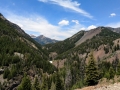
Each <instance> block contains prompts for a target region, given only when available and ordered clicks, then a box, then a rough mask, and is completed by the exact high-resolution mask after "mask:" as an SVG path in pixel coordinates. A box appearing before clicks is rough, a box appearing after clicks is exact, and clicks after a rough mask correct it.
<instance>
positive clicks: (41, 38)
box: [32, 35, 58, 45]
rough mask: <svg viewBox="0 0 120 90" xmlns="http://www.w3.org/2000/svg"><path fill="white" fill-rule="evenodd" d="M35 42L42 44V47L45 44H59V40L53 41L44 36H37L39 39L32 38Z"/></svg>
mask: <svg viewBox="0 0 120 90" xmlns="http://www.w3.org/2000/svg"><path fill="white" fill-rule="evenodd" d="M32 38H33V39H34V40H35V41H37V42H38V43H40V44H41V45H45V44H50V43H56V42H58V40H55V39H51V38H48V37H46V36H44V35H40V36H37V37H35V38H34V37H32Z"/></svg>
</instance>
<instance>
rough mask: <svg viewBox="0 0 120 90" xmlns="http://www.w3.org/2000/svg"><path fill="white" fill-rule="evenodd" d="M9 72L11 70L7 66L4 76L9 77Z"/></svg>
mask: <svg viewBox="0 0 120 90" xmlns="http://www.w3.org/2000/svg"><path fill="white" fill-rule="evenodd" d="M9 74H10V70H9V69H8V68H6V69H5V70H4V73H3V78H4V79H5V78H7V77H8V76H9Z"/></svg>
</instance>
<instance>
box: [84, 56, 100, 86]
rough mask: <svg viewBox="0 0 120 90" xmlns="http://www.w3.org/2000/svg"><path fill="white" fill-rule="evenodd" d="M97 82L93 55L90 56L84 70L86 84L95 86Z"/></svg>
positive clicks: (97, 76) (97, 74)
mask: <svg viewBox="0 0 120 90" xmlns="http://www.w3.org/2000/svg"><path fill="white" fill-rule="evenodd" d="M98 80H99V73H98V69H97V65H96V64H95V61H94V57H93V54H91V55H90V60H89V63H88V66H87V68H86V84H87V85H88V86H91V85H96V84H97V83H98Z"/></svg>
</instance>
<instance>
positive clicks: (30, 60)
mask: <svg viewBox="0 0 120 90" xmlns="http://www.w3.org/2000/svg"><path fill="white" fill-rule="evenodd" d="M32 44H33V45H32ZM33 46H36V47H37V49H36V48H34V47H33ZM0 47H1V48H0V52H1V53H0V61H1V63H0V66H10V65H11V64H18V63H20V64H22V65H21V68H22V69H23V68H24V66H27V67H30V66H31V65H36V67H37V68H41V69H43V71H44V72H48V73H53V72H54V71H55V69H56V68H55V67H54V66H53V65H51V64H50V63H49V62H48V61H47V60H48V57H47V56H46V55H47V52H46V51H45V50H43V49H42V47H41V45H39V44H38V43H36V42H35V41H34V40H33V39H31V38H30V37H29V36H28V35H27V34H26V33H24V31H22V30H20V28H19V27H18V26H17V25H15V24H12V23H10V22H9V21H7V20H3V19H1V18H0ZM16 52H17V53H19V54H22V55H23V58H22V57H21V56H19V55H15V53H16ZM23 59H25V60H23ZM12 72H14V70H13V71H12ZM14 76H15V75H14V73H11V75H10V76H9V77H10V78H11V77H14Z"/></svg>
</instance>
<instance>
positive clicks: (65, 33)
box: [6, 13, 84, 40]
mask: <svg viewBox="0 0 120 90" xmlns="http://www.w3.org/2000/svg"><path fill="white" fill-rule="evenodd" d="M25 16H27V17H25ZM25 16H19V15H16V14H13V13H9V14H7V15H6V17H7V19H8V20H10V21H11V22H13V23H16V24H18V25H19V26H20V27H21V28H22V29H23V30H24V31H25V32H27V33H28V34H31V33H29V32H32V34H33V35H36V36H37V35H45V36H47V37H50V38H53V39H57V40H63V39H66V38H68V37H71V36H72V35H74V34H75V33H77V32H78V31H80V30H82V29H83V28H84V25H80V24H76V25H73V26H67V27H61V26H59V25H52V24H51V23H50V22H48V21H47V20H46V19H45V18H43V17H41V16H38V15H32V16H29V15H25Z"/></svg>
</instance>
